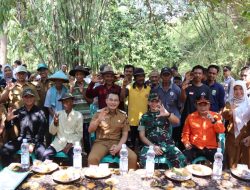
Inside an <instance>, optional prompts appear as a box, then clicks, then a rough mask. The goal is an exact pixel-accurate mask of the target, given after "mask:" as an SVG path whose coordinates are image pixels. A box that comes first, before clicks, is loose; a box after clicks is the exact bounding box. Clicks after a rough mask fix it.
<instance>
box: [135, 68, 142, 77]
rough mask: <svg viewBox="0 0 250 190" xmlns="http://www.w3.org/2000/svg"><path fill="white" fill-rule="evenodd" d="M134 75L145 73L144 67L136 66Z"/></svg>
mask: <svg viewBox="0 0 250 190" xmlns="http://www.w3.org/2000/svg"><path fill="white" fill-rule="evenodd" d="M133 75H134V76H137V75H145V72H144V70H143V68H135V70H134V74H133Z"/></svg>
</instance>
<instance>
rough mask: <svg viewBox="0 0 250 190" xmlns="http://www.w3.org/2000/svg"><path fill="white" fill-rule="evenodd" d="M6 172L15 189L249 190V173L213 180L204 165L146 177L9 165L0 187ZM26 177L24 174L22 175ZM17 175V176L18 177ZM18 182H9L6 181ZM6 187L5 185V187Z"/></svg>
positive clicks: (141, 171) (132, 173)
mask: <svg viewBox="0 0 250 190" xmlns="http://www.w3.org/2000/svg"><path fill="white" fill-rule="evenodd" d="M5 170H6V171H8V172H9V173H10V172H12V173H13V174H15V175H19V174H20V175H22V173H23V175H22V181H21V182H20V184H19V185H18V186H17V187H15V188H16V189H27V190H28V189H31V190H32V189H49V190H50V189H60V190H61V189H62V190H63V189H70V190H74V189H80V190H84V189H93V190H94V189H104V190H108V189H110V190H115V189H127V190H128V189H129V190H130V189H131V190H133V189H136V190H137V189H145V190H146V189H209V190H213V189H239V190H240V189H250V170H249V169H248V168H247V169H246V168H242V167H239V168H236V169H232V170H228V171H226V172H223V173H222V178H221V179H220V180H213V179H212V177H211V175H212V169H211V168H209V167H208V166H205V165H200V164H192V165H188V166H187V167H185V168H172V169H169V170H155V172H154V176H153V177H151V178H148V177H147V176H146V171H145V169H138V170H129V172H128V173H127V174H124V175H121V174H120V172H119V169H114V168H108V165H107V164H102V165H99V166H90V167H87V168H82V169H75V168H73V167H62V166H59V165H58V164H56V163H54V162H52V161H45V162H41V161H36V162H34V164H33V166H31V167H30V170H29V171H23V170H22V168H21V166H20V164H18V163H13V164H11V165H10V166H9V167H7V168H5V169H4V170H3V171H2V172H1V173H0V188H1V189H12V187H8V186H7V187H6V186H2V185H3V183H4V181H3V179H1V178H3V177H1V174H2V173H3V172H6V171H5ZM26 174H27V175H26ZM2 175H6V174H2ZM18 177H20V176H17V177H16V178H18ZM11 181H16V182H17V181H18V180H17V179H9V180H7V181H5V183H6V182H8V183H11ZM5 185H6V184H5ZM15 188H13V189H15Z"/></svg>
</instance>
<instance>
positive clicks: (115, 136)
mask: <svg viewBox="0 0 250 190" xmlns="http://www.w3.org/2000/svg"><path fill="white" fill-rule="evenodd" d="M99 112H100V110H98V111H97V113H96V114H95V115H94V117H93V118H92V121H95V120H97V118H98V115H99ZM129 129H130V128H129V123H128V119H127V115H126V113H125V112H123V111H121V110H119V109H117V110H116V112H115V113H112V114H111V113H108V114H107V117H106V119H105V121H103V122H101V123H100V125H99V126H98V127H97V129H96V140H116V141H120V139H121V136H122V132H126V131H129Z"/></svg>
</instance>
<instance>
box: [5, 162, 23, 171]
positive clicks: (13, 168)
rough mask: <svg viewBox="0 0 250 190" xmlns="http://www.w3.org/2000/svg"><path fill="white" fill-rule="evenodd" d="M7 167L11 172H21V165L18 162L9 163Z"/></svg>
mask: <svg viewBox="0 0 250 190" xmlns="http://www.w3.org/2000/svg"><path fill="white" fill-rule="evenodd" d="M8 168H9V169H10V170H11V171H13V172H22V171H23V169H22V165H21V164H20V163H11V164H10V165H9V166H8Z"/></svg>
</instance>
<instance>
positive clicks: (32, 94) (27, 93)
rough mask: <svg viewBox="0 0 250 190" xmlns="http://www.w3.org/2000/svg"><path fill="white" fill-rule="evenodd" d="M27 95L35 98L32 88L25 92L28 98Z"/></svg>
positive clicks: (24, 94)
mask: <svg viewBox="0 0 250 190" xmlns="http://www.w3.org/2000/svg"><path fill="white" fill-rule="evenodd" d="M27 95H30V96H35V93H34V91H33V90H32V89H31V88H26V89H24V90H23V96H27Z"/></svg>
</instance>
